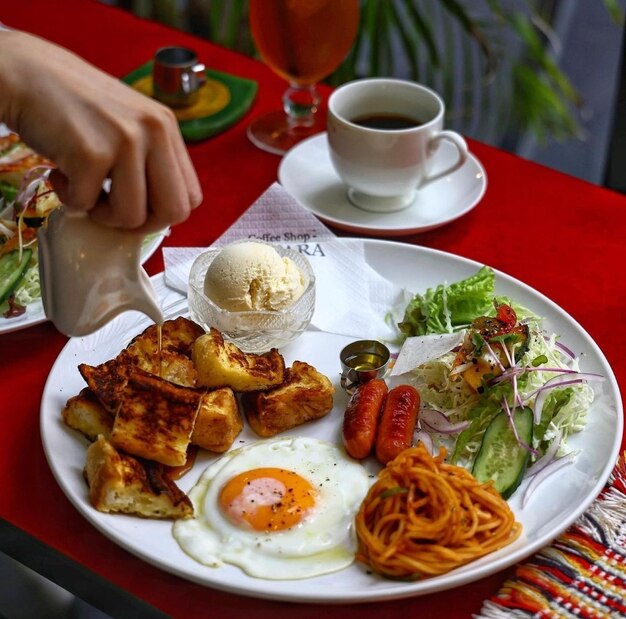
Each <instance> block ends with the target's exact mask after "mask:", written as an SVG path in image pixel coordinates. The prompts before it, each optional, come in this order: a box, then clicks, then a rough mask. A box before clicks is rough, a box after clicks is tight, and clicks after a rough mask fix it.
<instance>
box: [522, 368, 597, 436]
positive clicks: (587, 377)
mask: <svg viewBox="0 0 626 619" xmlns="http://www.w3.org/2000/svg"><path fill="white" fill-rule="evenodd" d="M604 380H606V379H605V377H604V376H601V375H600V374H592V373H590V372H566V373H565V374H560V375H559V376H554V377H553V378H551V379H550V380H549V381H547V382H546V383H544V385H542V386H541V387H539V389H537V390H536V391H535V394H537V398H536V399H535V406H534V409H533V419H534V422H535V423H536V424H538V423H539V422H540V421H541V412H542V410H543V405H544V403H545V401H546V398H547V397H548V395H549V392H550V390H551V389H554V388H555V387H565V386H567V385H576V384H581V383H584V382H586V381H597V382H603V381H604ZM532 395H534V394H531V396H530V397H532Z"/></svg>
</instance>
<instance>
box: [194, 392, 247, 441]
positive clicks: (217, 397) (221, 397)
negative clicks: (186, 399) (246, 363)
mask: <svg viewBox="0 0 626 619" xmlns="http://www.w3.org/2000/svg"><path fill="white" fill-rule="evenodd" d="M242 429H243V417H242V415H241V412H240V410H239V404H238V402H237V398H236V397H235V394H234V393H233V390H232V389H231V388H230V387H222V388H221V389H215V390H213V391H207V392H206V393H205V394H204V395H203V396H202V400H201V401H200V408H199V410H198V416H197V417H196V423H195V425H194V427H193V433H192V435H191V443H192V444H193V445H197V446H198V447H201V448H202V449H207V450H209V451H213V452H216V453H223V452H225V451H227V450H228V449H229V447H230V446H231V445H232V444H233V441H234V440H235V438H236V437H237V435H238V434H239V433H240V432H241V430H242Z"/></svg>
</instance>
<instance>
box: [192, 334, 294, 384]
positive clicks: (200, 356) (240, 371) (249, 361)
mask: <svg viewBox="0 0 626 619" xmlns="http://www.w3.org/2000/svg"><path fill="white" fill-rule="evenodd" d="M191 358H192V359H193V363H194V366H195V368H196V371H197V373H198V385H199V386H202V387H209V388H219V387H230V388H231V389H232V390H233V391H240V392H241V391H258V390H263V389H269V388H270V387H274V386H276V385H280V384H281V383H282V382H283V381H284V378H285V360H284V359H283V356H282V355H281V354H280V353H279V352H278V350H277V349H276V348H272V349H271V350H270V351H269V352H266V353H263V354H254V353H244V352H243V351H242V350H241V349H240V348H239V347H237V346H236V345H235V344H233V343H232V342H226V341H224V338H223V336H222V334H221V333H220V332H219V331H218V330H217V329H215V328H211V329H210V330H209V333H206V334H205V335H202V336H200V337H199V338H198V339H197V340H196V341H195V342H194V344H193V347H192V353H191Z"/></svg>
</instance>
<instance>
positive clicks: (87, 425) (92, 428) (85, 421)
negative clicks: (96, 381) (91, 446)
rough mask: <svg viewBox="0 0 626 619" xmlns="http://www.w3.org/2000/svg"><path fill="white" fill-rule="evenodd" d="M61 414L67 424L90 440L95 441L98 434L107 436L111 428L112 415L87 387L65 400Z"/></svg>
mask: <svg viewBox="0 0 626 619" xmlns="http://www.w3.org/2000/svg"><path fill="white" fill-rule="evenodd" d="M61 416H62V417H63V421H64V422H65V424H66V425H67V426H69V427H70V428H72V429H73V430H77V431H78V432H80V433H81V434H83V435H84V436H85V437H86V438H88V439H89V440H90V441H95V440H96V439H97V438H98V436H99V435H102V436H104V437H105V438H109V436H110V435H111V430H112V429H113V420H114V416H113V415H112V414H111V413H109V412H108V411H107V410H105V408H104V407H103V406H102V404H100V400H98V398H97V397H96V396H95V395H94V393H93V392H92V391H91V389H89V387H85V388H84V389H82V390H81V391H80V393H79V394H78V395H75V396H73V397H71V398H70V399H69V400H68V401H67V402H66V404H65V407H64V408H63V410H62V411H61Z"/></svg>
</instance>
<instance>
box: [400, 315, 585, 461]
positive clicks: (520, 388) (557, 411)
mask: <svg viewBox="0 0 626 619" xmlns="http://www.w3.org/2000/svg"><path fill="white" fill-rule="evenodd" d="M527 321H528V324H529V329H530V338H529V345H528V350H527V351H526V352H525V353H524V354H523V356H522V357H521V359H520V360H519V361H518V362H517V363H516V364H515V367H516V368H519V369H520V370H521V369H523V368H531V369H530V370H529V371H520V372H519V373H518V374H517V376H516V381H517V389H516V390H517V393H518V394H519V397H520V398H521V400H522V402H523V403H524V405H527V406H530V407H532V406H533V405H534V401H535V399H536V393H535V392H536V390H537V389H538V388H539V387H541V386H542V385H544V384H545V383H546V382H547V381H548V380H549V379H550V378H553V377H554V376H555V372H548V371H542V370H541V367H545V368H561V369H564V370H575V371H578V369H579V368H578V360H577V359H570V358H569V357H567V356H565V355H564V354H563V353H562V352H561V350H560V349H559V348H558V346H557V345H556V342H557V336H556V335H550V336H546V334H545V333H544V332H543V331H542V329H541V326H540V321H539V320H538V319H537V318H534V319H533V318H530V319H528V318H527ZM511 355H512V356H513V354H512V353H511ZM455 356H456V355H455V354H454V353H447V354H445V355H443V356H442V357H440V358H438V359H435V360H433V361H430V362H428V363H426V364H424V365H422V366H420V367H419V368H417V369H415V370H413V372H412V373H410V374H407V375H406V378H407V382H410V383H411V384H412V385H413V386H415V387H416V389H417V390H418V391H419V392H420V396H421V399H422V403H423V405H424V406H426V407H429V408H434V409H436V410H438V411H441V412H442V413H444V414H445V415H446V416H447V417H448V418H449V419H450V420H451V421H452V422H454V423H456V422H461V421H470V426H469V427H468V428H467V429H466V430H464V431H463V432H461V433H460V434H459V435H458V436H457V437H452V438H449V437H443V436H436V437H435V438H436V439H437V440H438V441H439V443H443V444H446V446H447V448H448V451H449V453H450V454H451V459H452V461H454V462H457V463H458V464H461V465H463V466H470V465H471V462H472V461H473V458H474V455H475V454H476V452H477V450H478V449H479V447H480V443H481V441H482V437H483V434H484V431H485V429H486V428H487V426H488V425H489V423H490V422H491V420H492V419H493V417H494V416H495V415H497V414H498V413H499V412H500V411H501V410H502V401H503V398H506V400H507V402H508V403H509V405H510V406H511V405H512V404H513V400H514V389H513V384H512V381H511V380H502V381H501V382H494V383H492V384H491V385H489V386H488V387H486V388H485V390H484V391H483V392H482V393H480V394H479V393H475V392H474V391H472V390H471V389H470V387H469V386H468V385H467V383H466V382H465V380H462V379H457V380H454V378H453V377H451V376H450V371H451V370H452V368H453V362H454V359H455ZM534 361H535V362H537V361H539V362H540V364H538V365H537V367H535V366H534V365H533V362H534ZM593 399H594V391H593V388H592V387H590V386H589V385H587V384H586V383H581V384H580V385H568V386H566V387H561V388H558V387H557V388H554V389H553V390H552V391H551V392H550V395H549V396H548V398H547V399H546V402H545V404H544V407H543V412H542V418H541V420H540V423H539V424H538V426H536V427H535V433H534V438H533V447H534V448H535V449H536V450H537V451H538V452H539V453H543V452H545V450H546V449H547V447H548V445H549V444H550V442H551V441H552V439H553V438H554V436H555V434H556V433H557V429H559V430H560V431H561V432H562V434H563V440H562V443H561V447H560V449H559V452H560V453H563V452H565V451H567V449H566V439H567V437H568V436H569V435H571V434H572V433H575V432H579V431H580V430H582V429H583V428H584V426H585V423H586V416H587V411H588V410H589V407H590V405H591V403H592V402H593ZM517 405H519V404H517Z"/></svg>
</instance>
